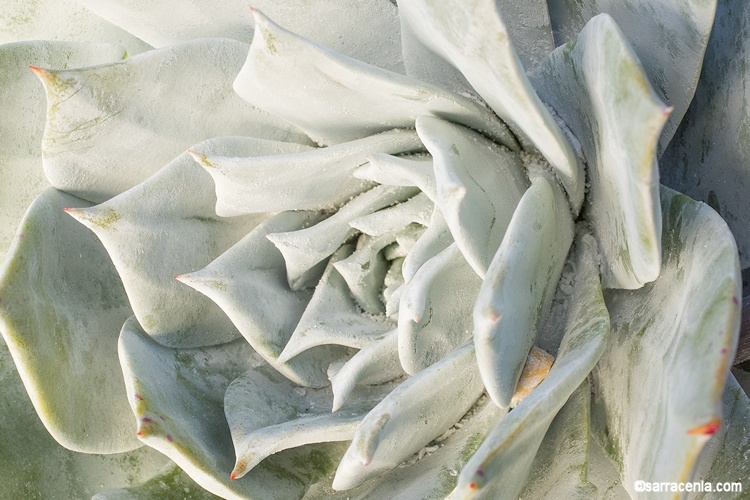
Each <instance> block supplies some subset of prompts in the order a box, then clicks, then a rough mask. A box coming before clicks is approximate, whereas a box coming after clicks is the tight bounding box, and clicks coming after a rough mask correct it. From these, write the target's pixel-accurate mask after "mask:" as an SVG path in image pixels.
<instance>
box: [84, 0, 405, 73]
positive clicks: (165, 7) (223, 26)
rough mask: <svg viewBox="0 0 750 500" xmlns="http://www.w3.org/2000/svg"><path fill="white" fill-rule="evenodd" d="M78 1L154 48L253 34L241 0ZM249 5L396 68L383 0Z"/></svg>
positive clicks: (258, 1) (392, 24) (392, 20)
mask: <svg viewBox="0 0 750 500" xmlns="http://www.w3.org/2000/svg"><path fill="white" fill-rule="evenodd" d="M79 1H80V2H81V3H82V4H84V5H85V6H86V7H88V8H89V9H91V10H92V11H93V12H96V13H97V14H98V15H100V16H101V17H103V18H104V19H107V20H109V21H110V22H112V23H114V24H116V25H118V26H121V27H123V28H125V29H126V30H127V31H128V32H130V33H134V34H135V35H137V36H139V37H141V38H142V39H143V40H146V41H147V42H148V43H150V44H152V45H153V46H154V47H163V46H166V45H172V44H175V43H178V42H181V41H187V40H192V39H196V38H215V37H227V38H233V39H235V40H239V41H242V42H246V43H250V41H251V40H252V36H253V27H252V22H251V15H250V10H249V9H248V6H249V4H248V3H247V2H245V1H244V0H226V1H224V2H222V3H221V7H220V8H216V7H214V6H211V5H210V4H203V3H200V2H198V3H184V2H177V1H167V2H149V3H147V4H143V3H140V2H138V1H137V0H79ZM252 5H253V6H254V7H255V8H258V9H261V10H263V11H264V12H267V13H268V14H269V15H270V16H271V17H273V18H274V19H276V20H277V21H278V22H279V24H281V25H282V26H284V27H285V28H287V29H289V30H291V31H293V32H294V33H298V34H300V35H302V36H304V37H306V38H310V39H312V40H315V41H316V42H318V43H320V44H321V45H325V46H326V47H331V48H332V49H334V50H337V51H339V52H342V53H344V54H346V55H348V56H350V57H354V58H355V59H360V60H362V61H366V62H369V63H371V64H375V65H378V66H381V67H384V68H386V69H389V70H392V71H400V70H401V68H402V63H401V54H400V52H401V50H400V43H399V42H400V40H399V26H398V14H397V11H396V9H395V8H394V6H393V4H391V3H390V2H388V0H343V1H339V2H337V3H335V4H332V3H331V2H328V1H326V0H285V1H284V2H277V1H274V0H253V2H252ZM320 26H328V27H329V28H328V29H320Z"/></svg>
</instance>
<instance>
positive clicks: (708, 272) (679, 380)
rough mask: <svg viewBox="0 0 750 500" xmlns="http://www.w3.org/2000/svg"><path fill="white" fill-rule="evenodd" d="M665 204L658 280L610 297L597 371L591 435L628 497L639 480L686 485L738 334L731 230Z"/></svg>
mask: <svg viewBox="0 0 750 500" xmlns="http://www.w3.org/2000/svg"><path fill="white" fill-rule="evenodd" d="M661 204H662V216H663V228H664V230H663V233H662V248H663V251H664V257H663V260H662V270H661V275H660V276H659V279H658V280H657V281H656V282H654V283H652V284H649V285H646V286H645V287H643V288H641V289H640V290H636V291H625V290H609V291H607V293H606V294H605V299H606V303H607V309H609V311H610V314H611V321H612V337H611V340H610V343H609V345H608V346H607V349H606V351H605V352H604V354H603V355H602V358H601V360H600V361H599V363H598V364H597V366H596V368H595V369H594V372H593V375H594V377H593V382H594V397H593V400H592V403H593V410H592V427H593V431H594V435H595V436H596V437H597V439H598V440H599V441H600V442H602V445H603V447H604V448H605V450H606V451H607V452H608V454H609V455H610V456H611V457H612V459H613V460H614V461H615V463H617V464H618V466H619V469H620V473H621V475H622V479H623V485H624V486H625V488H626V489H627V490H628V492H629V493H630V494H631V495H633V494H635V492H634V491H633V485H634V481H635V480H636V479H638V480H643V481H675V482H685V481H689V480H690V478H691V477H692V474H693V470H694V468H695V464H696V461H697V459H698V455H699V453H700V451H701V449H702V448H703V446H704V445H705V444H706V442H707V441H708V440H709V438H710V437H711V435H713V434H714V433H715V432H716V431H717V430H718V429H719V427H720V426H721V421H722V420H721V396H722V392H723V389H724V384H725V383H726V380H727V374H728V372H729V368H730V365H731V360H732V358H733V357H734V349H735V345H736V338H737V331H738V328H739V315H740V309H739V302H738V300H739V297H740V287H739V283H740V277H739V265H738V262H737V253H736V247H735V244H734V240H733V239H732V236H731V233H730V232H729V229H728V228H727V227H726V225H725V224H724V223H723V221H722V220H721V219H720V218H719V217H718V215H717V214H716V213H715V212H714V211H713V210H711V209H710V208H709V207H707V206H706V205H703V204H701V203H696V202H694V201H693V200H691V199H690V198H688V197H687V196H684V195H681V194H677V193H675V192H673V191H671V190H669V189H667V188H662V192H661ZM707 242H711V245H710V246H709V245H708V244H707ZM697 360H700V361H697ZM644 381H648V383H647V384H644ZM657 388H658V390H659V394H661V396H660V397H658V398H655V397H654V390H657ZM661 388H663V389H661ZM622 401H628V404H627V405H624V404H622ZM667 457H669V458H667ZM677 457H679V459H678V458H677Z"/></svg>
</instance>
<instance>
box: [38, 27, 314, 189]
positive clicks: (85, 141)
mask: <svg viewBox="0 0 750 500" xmlns="http://www.w3.org/2000/svg"><path fill="white" fill-rule="evenodd" d="M247 50H248V46H247V45H246V44H244V43H240V42H236V41H233V40H223V39H209V40H197V41H193V42H185V43H181V44H179V45H175V46H172V47H169V48H165V49H160V50H154V51H150V52H148V53H145V54H141V55H138V56H136V57H132V58H128V59H126V60H124V61H122V62H118V63H114V64H109V65H104V66H97V67H92V68H85V69H79V70H61V71H55V70H39V71H38V74H39V77H40V78H41V80H42V82H43V83H44V86H45V89H46V91H47V123H46V127H45V130H44V139H43V143H42V152H43V159H44V171H45V173H46V174H47V177H48V178H49V180H50V182H51V183H52V185H53V186H55V187H57V188H58V189H61V190H64V191H66V192H69V193H71V194H74V195H76V196H79V197H81V198H84V199H88V200H90V201H94V202H101V201H104V200H106V199H108V198H111V197H112V196H115V195H117V194H119V193H122V192H123V191H125V190H127V189H129V188H131V187H133V186H135V185H137V184H138V183H140V182H142V181H144V180H145V179H146V178H147V177H148V176H150V175H151V174H153V173H154V172H156V171H157V170H159V169H160V168H161V167H163V166H164V165H165V164H166V163H167V162H168V161H170V160H171V159H172V158H174V157H175V156H177V155H178V154H180V153H182V152H183V151H184V150H185V149H186V148H188V147H190V146H192V145H193V144H195V143H197V142H199V141H202V140H205V139H209V138H211V137H217V136H222V135H245V136H253V137H260V138H264V139H273V140H283V141H293V142H305V141H307V138H306V137H305V136H304V134H302V133H301V132H299V131H298V130H297V129H296V128H295V127H294V126H292V125H290V124H289V123H287V122H285V121H284V120H282V119H280V118H276V117H274V116H271V115H269V114H268V113H266V112H265V111H261V110H259V109H257V108H254V107H252V106H250V105H248V104H247V103H246V102H245V101H243V100H242V99H241V98H240V97H239V96H237V95H236V94H235V93H234V91H233V90H232V85H231V80H232V78H233V77H234V76H235V75H236V74H237V72H239V70H240V68H241V66H242V61H243V60H244V58H245V55H246V54H247Z"/></svg>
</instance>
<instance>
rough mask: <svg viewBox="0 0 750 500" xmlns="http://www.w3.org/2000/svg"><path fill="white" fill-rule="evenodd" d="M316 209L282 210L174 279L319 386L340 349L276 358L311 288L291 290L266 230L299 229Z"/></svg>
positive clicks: (259, 347) (283, 366) (297, 377)
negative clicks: (200, 266)
mask: <svg viewBox="0 0 750 500" xmlns="http://www.w3.org/2000/svg"><path fill="white" fill-rule="evenodd" d="M319 217H320V216H319V215H318V214H316V213H314V212H283V213H281V214H278V215H275V216H274V217H271V218H270V219H268V220H267V221H265V222H263V223H262V224H260V225H259V226H258V227H256V228H255V229H254V230H253V231H251V232H250V233H249V234H248V235H247V236H245V237H244V238H243V239H242V240H240V242H239V243H237V244H236V245H234V246H233V247H232V248H230V249H229V250H227V251H226V252H224V253H223V254H221V255H220V256H219V257H218V258H217V259H216V260H214V261H213V262H211V263H210V264H209V265H208V266H207V267H205V268H204V269H201V270H200V271H196V272H194V273H189V274H183V275H182V276H180V277H179V278H178V279H179V280H180V281H181V282H183V283H185V284H186V285H188V286H191V287H193V288H195V289H196V290H198V291H199V292H201V293H203V294H205V295H206V296H208V297H210V298H211V299H212V300H213V301H214V302H216V304H218V305H219V307H221V309H222V310H223V311H224V312H225V313H226V315H227V316H228V317H229V319H230V320H231V321H232V323H233V324H234V325H235V326H236V327H237V328H238V329H239V331H240V333H242V335H243V336H244V337H245V339H247V341H248V342H249V343H250V345H251V346H252V347H253V349H255V351H256V352H257V353H258V354H260V355H261V356H263V358H264V359H265V360H266V361H267V362H268V363H269V364H270V365H271V366H273V367H275V368H276V369H277V370H278V371H279V372H280V373H282V374H283V375H284V376H285V377H287V378H289V379H290V380H291V381H292V382H294V383H296V384H300V385H304V386H313V387H322V386H324V385H327V384H328V377H327V376H326V370H327V368H328V365H329V364H330V363H332V362H333V361H335V360H336V359H338V358H340V357H341V356H342V355H343V352H342V351H341V349H329V348H318V349H315V350H312V351H310V352H309V353H306V354H301V355H299V356H296V357H295V358H294V359H290V360H288V361H286V362H283V363H277V360H278V358H279V355H280V354H281V352H282V351H283V349H284V346H285V345H286V344H287V342H288V341H289V338H290V337H291V336H292V332H293V331H294V329H295V328H296V326H297V323H298V322H299V320H300V318H301V317H302V313H303V312H304V311H305V308H306V307H307V304H308V302H309V301H310V298H311V296H312V291H309V290H300V291H294V290H291V289H290V288H289V284H288V283H287V279H286V269H285V267H284V258H283V257H282V255H281V252H279V250H278V249H277V248H276V247H275V246H274V245H273V243H271V242H270V241H269V240H268V238H266V235H267V234H269V233H273V232H276V231H291V230H295V229H299V228H300V227H302V226H305V225H307V224H309V223H311V222H315V221H317V220H318V219H319ZM280 311H283V313H280Z"/></svg>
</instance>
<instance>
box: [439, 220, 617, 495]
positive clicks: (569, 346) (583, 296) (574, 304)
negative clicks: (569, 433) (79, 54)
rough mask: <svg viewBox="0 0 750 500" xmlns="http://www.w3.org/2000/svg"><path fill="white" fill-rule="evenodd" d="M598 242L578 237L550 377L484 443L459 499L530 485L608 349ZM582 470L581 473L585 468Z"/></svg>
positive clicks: (464, 479)
mask: <svg viewBox="0 0 750 500" xmlns="http://www.w3.org/2000/svg"><path fill="white" fill-rule="evenodd" d="M595 246H596V244H595V242H594V240H593V238H591V236H590V235H588V234H581V235H580V236H579V238H578V239H577V244H576V252H577V256H576V266H577V268H578V271H579V272H578V274H577V276H576V282H575V285H574V289H573V292H572V295H571V303H570V312H569V314H568V316H567V318H566V319H565V329H564V330H565V336H564V337H563V339H562V344H561V345H560V350H559V352H558V356H557V359H556V360H555V363H554V364H553V365H552V368H551V369H550V371H549V373H548V374H547V378H545V379H544V381H542V383H541V384H539V386H538V387H537V388H536V389H534V390H533V391H532V392H531V394H530V395H529V396H528V397H527V398H526V399H524V400H523V401H522V402H521V403H520V404H519V405H518V406H517V407H516V408H515V409H513V411H511V412H510V413H509V414H508V416H507V417H506V418H505V419H504V420H503V421H502V422H500V424H499V425H498V426H497V427H496V428H495V429H494V430H493V431H492V433H491V434H490V435H489V436H488V437H487V439H486V440H485V441H484V443H482V446H481V447H480V448H479V450H478V451H477V452H476V453H475V454H474V456H473V457H472V458H471V460H470V461H469V463H467V464H466V467H465V468H464V469H463V471H462V472H461V475H460V476H459V479H458V485H457V486H456V489H455V490H454V493H453V494H454V497H459V496H460V498H472V497H475V496H484V497H486V498H496V496H497V495H498V492H500V491H502V495H503V496H506V495H507V497H508V498H515V497H516V496H517V495H518V493H520V492H521V490H522V488H523V487H524V484H525V483H526V478H527V476H528V474H529V471H530V467H531V465H532V463H533V461H534V456H535V455H536V454H537V450H538V448H539V446H540V444H541V443H542V438H543V437H544V435H545V433H546V432H547V429H548V428H549V426H550V424H551V423H552V420H553V419H554V418H555V415H556V414H557V413H558V411H559V410H560V409H561V408H562V407H563V405H564V404H565V402H566V401H567V400H568V398H569V397H570V395H571V394H573V392H574V391H575V390H576V389H577V388H578V387H579V386H580V385H581V383H582V382H583V381H584V380H585V379H586V377H587V375H588V374H589V372H590V371H591V369H592V368H593V367H594V365H596V363H597V361H598V359H599V357H600V356H601V354H602V352H603V351H604V348H605V345H606V343H607V337H608V335H609V317H608V314H607V310H606V308H605V306H604V300H603V298H602V293H601V286H600V284H599V277H598V269H597V266H596V259H595V255H596V253H595V252H596V247H595ZM478 350H479V346H477V351H478ZM480 366H481V365H480ZM583 390H584V391H586V389H583ZM577 469H578V471H579V473H580V466H579V467H577ZM493 495H495V496H493Z"/></svg>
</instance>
